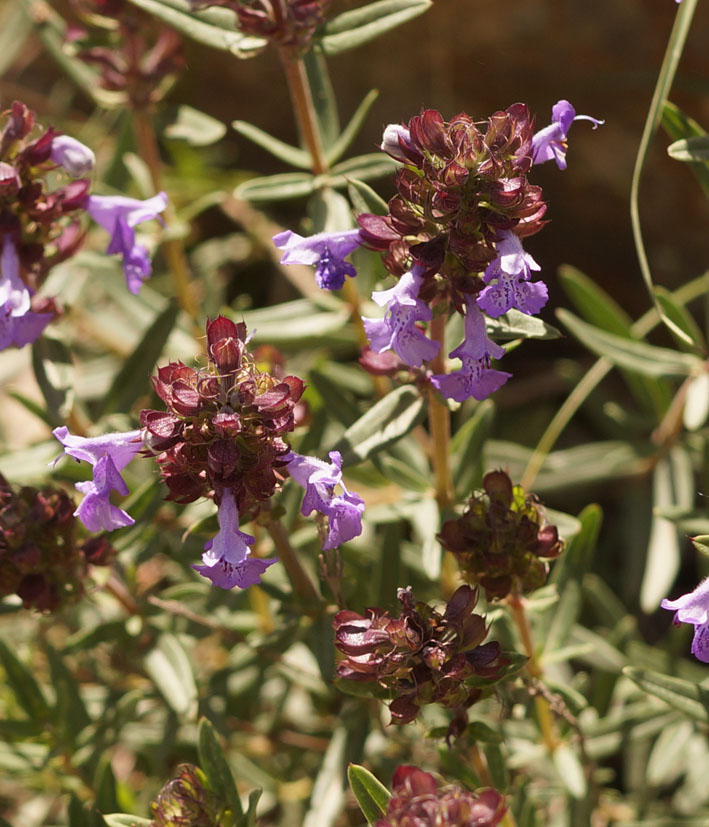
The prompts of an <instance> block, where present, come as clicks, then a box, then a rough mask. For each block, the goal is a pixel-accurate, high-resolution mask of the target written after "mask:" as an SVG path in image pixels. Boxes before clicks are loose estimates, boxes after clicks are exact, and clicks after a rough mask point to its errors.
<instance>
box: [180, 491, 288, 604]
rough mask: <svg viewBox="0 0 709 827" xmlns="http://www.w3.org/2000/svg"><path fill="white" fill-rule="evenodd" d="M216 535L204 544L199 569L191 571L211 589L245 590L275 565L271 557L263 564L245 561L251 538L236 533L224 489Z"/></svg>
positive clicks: (232, 507)
mask: <svg viewBox="0 0 709 827" xmlns="http://www.w3.org/2000/svg"><path fill="white" fill-rule="evenodd" d="M217 516H218V519H219V532H218V533H217V535H216V536H215V537H214V538H213V539H212V540H208V541H207V542H206V543H205V544H204V554H203V555H202V563H203V565H201V566H196V565H193V566H192V568H193V569H194V570H195V571H198V572H199V573H200V574H201V575H203V576H204V577H207V578H209V579H210V580H211V581H212V584H213V585H214V586H219V588H221V589H233V588H234V586H238V587H239V588H240V589H245V588H247V587H248V586H253V585H255V584H256V583H260V582H261V575H262V574H263V573H264V572H265V571H266V569H267V568H268V567H269V566H271V565H273V563H275V562H276V558H275V557H271V558H269V559H267V560H264V559H260V558H258V557H249V546H250V545H253V543H254V538H253V537H252V536H251V535H250V534H245V533H244V532H243V531H239V512H238V510H237V508H236V501H235V500H234V495H233V493H232V492H231V490H230V489H229V488H226V489H224V493H223V494H222V501H221V504H220V506H219V513H218V515H217Z"/></svg>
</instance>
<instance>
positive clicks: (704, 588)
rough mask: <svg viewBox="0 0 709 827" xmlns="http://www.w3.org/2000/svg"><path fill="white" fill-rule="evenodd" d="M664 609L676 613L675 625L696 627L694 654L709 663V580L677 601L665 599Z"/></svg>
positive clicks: (703, 581)
mask: <svg viewBox="0 0 709 827" xmlns="http://www.w3.org/2000/svg"><path fill="white" fill-rule="evenodd" d="M660 605H661V606H662V608H663V609H670V610H672V611H674V613H675V616H674V618H673V621H672V622H673V623H674V624H675V626H679V625H680V623H691V624H692V626H694V637H693V639H692V654H693V655H694V656H695V657H696V658H698V659H699V660H701V661H702V662H703V663H709V578H707V579H705V580H702V582H701V583H700V584H699V585H698V586H697V588H696V589H695V590H694V591H693V592H690V593H689V594H683V595H682V596H681V597H678V598H677V599H676V600H668V599H667V598H665V599H664V600H663V601H662V603H661V604H660Z"/></svg>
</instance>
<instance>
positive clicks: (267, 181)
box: [234, 172, 317, 203]
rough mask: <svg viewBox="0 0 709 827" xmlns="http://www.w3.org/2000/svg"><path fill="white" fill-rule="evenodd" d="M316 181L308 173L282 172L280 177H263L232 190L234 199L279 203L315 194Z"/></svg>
mask: <svg viewBox="0 0 709 827" xmlns="http://www.w3.org/2000/svg"><path fill="white" fill-rule="evenodd" d="M316 184H317V179H316V178H315V176H314V175H311V174H310V173H308V172H284V173H282V174H280V175H265V176H263V177H262V178H252V179H251V180H250V181H245V182H244V183H243V184H240V185H239V186H238V187H237V188H236V189H235V190H234V197H235V198H243V199H244V201H253V202H255V203H258V202H261V201H279V200H281V199H288V198H303V197H305V196H306V195H311V194H312V193H313V192H315V187H316Z"/></svg>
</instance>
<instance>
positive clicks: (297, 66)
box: [281, 49, 328, 175]
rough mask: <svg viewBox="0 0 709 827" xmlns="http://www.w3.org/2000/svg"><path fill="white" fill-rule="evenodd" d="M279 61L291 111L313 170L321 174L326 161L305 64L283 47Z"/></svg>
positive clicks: (326, 165)
mask: <svg viewBox="0 0 709 827" xmlns="http://www.w3.org/2000/svg"><path fill="white" fill-rule="evenodd" d="M281 63H282V64H283V71H284V72H285V74H286V81H287V82H288V91H289V92H290V96H291V101H292V102H293V111H294V112H295V117H296V120H297V121H298V126H299V127H300V132H301V135H302V136H303V141H304V142H305V145H306V147H307V148H308V151H309V152H310V157H311V158H312V162H313V172H314V173H315V175H322V174H323V173H324V172H327V170H328V163H327V159H326V158H325V153H324V151H323V145H322V138H321V137H320V128H319V127H318V119H317V116H316V114H315V106H314V105H313V96H312V93H311V91H310V85H309V83H308V76H307V73H306V71H305V64H304V63H303V61H302V60H300V59H299V58H293V57H292V56H291V54H290V53H289V52H288V51H287V50H285V49H282V50H281Z"/></svg>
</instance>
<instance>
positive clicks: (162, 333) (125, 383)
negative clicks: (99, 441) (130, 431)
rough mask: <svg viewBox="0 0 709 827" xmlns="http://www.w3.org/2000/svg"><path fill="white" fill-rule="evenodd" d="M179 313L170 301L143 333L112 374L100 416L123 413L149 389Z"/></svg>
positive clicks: (178, 309) (176, 306) (176, 305)
mask: <svg viewBox="0 0 709 827" xmlns="http://www.w3.org/2000/svg"><path fill="white" fill-rule="evenodd" d="M179 312H180V308H179V305H178V304H177V302H170V303H169V304H168V306H167V307H166V308H165V310H163V312H162V313H160V314H159V315H158V316H157V317H156V318H155V321H154V322H153V323H152V324H151V325H150V327H149V328H148V329H147V330H146V332H145V334H144V335H143V338H142V339H141V340H140V342H139V343H138V345H137V347H136V348H135V350H134V351H133V353H131V355H130V356H129V357H128V358H127V359H126V360H125V362H124V363H123V366H122V367H121V369H120V370H119V371H118V373H117V374H116V376H115V378H114V380H113V382H112V384H111V387H110V389H109V391H108V393H107V394H106V396H105V398H104V400H103V403H102V405H101V415H102V416H103V415H105V414H108V413H113V412H121V413H127V412H128V411H129V410H130V409H131V406H132V405H133V403H134V402H135V401H136V399H138V398H139V397H140V396H143V395H144V394H145V393H146V392H147V390H148V388H149V378H148V377H149V376H150V374H151V373H152V370H153V368H154V367H155V363H156V362H157V360H158V359H159V358H160V354H161V353H162V351H163V348H164V347H165V344H166V343H167V340H168V339H169V337H170V333H172V330H173V328H174V326H175V321H176V319H177V315H178V313H179Z"/></svg>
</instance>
